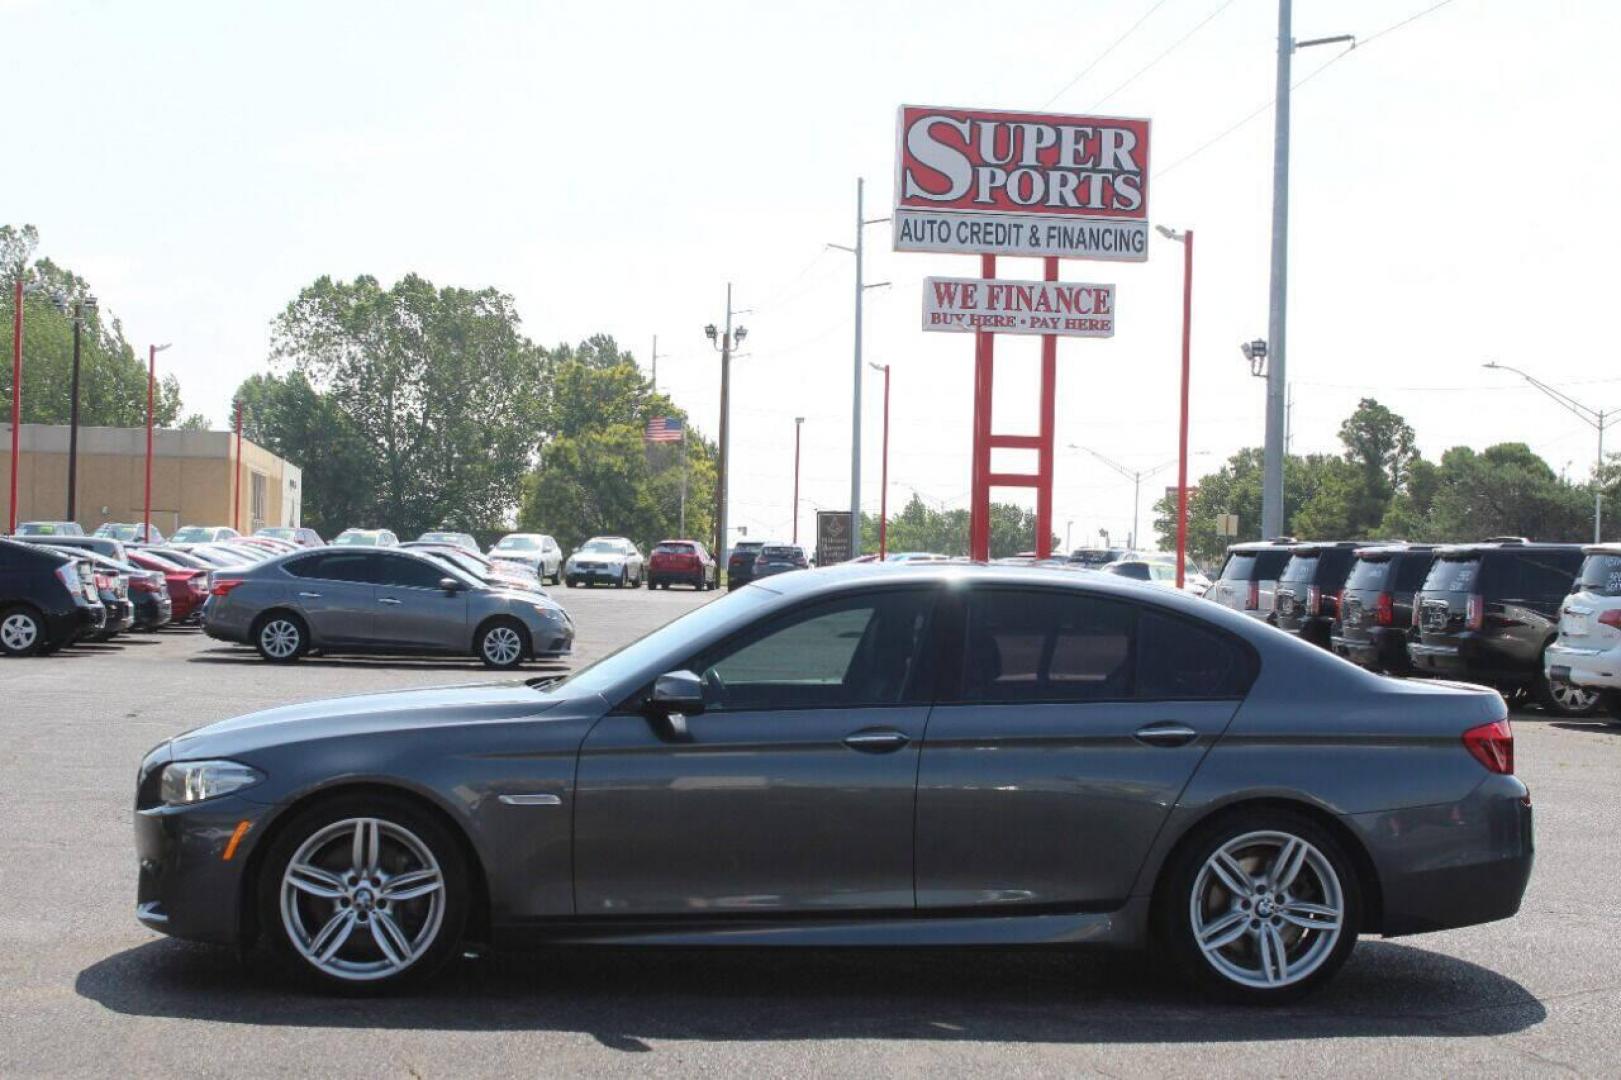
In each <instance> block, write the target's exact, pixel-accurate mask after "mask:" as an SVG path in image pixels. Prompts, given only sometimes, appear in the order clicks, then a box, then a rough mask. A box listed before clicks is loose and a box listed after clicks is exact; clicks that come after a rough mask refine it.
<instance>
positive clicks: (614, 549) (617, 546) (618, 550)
mask: <svg viewBox="0 0 1621 1080" xmlns="http://www.w3.org/2000/svg"><path fill="white" fill-rule="evenodd" d="M580 550H581V551H594V552H598V553H607V554H613V555H620V554H623V553H624V550H625V545H624V544H623V543H622V542H620V541H618V540H588V541H586V543H585V546H584V547H582V548H580Z"/></svg>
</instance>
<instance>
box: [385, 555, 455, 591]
mask: <svg viewBox="0 0 1621 1080" xmlns="http://www.w3.org/2000/svg"><path fill="white" fill-rule="evenodd" d="M448 576H450V575H449V573H448V571H447V570H446V569H445V568H444V567H440V566H435V565H434V564H433V563H430V562H427V561H426V560H422V559H408V558H401V557H399V556H395V555H383V556H379V557H378V559H377V577H376V581H377V583H378V584H379V585H392V586H394V587H396V588H401V589H437V588H439V582H440V581H441V580H442V579H443V578H446V577H448Z"/></svg>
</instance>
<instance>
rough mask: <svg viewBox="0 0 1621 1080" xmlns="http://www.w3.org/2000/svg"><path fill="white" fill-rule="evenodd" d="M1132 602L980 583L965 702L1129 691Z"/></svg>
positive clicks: (971, 621)
mask: <svg viewBox="0 0 1621 1080" xmlns="http://www.w3.org/2000/svg"><path fill="white" fill-rule="evenodd" d="M1133 615H1134V609H1133V607H1132V606H1131V605H1130V604H1126V603H1122V602H1120V601H1116V600H1105V599H1101V598H1098V597H1092V596H1087V595H1086V594H1084V593H1076V592H1059V591H1051V592H1034V591H1017V590H993V589H983V590H976V591H975V592H974V593H973V594H971V596H970V598H969V603H968V625H967V635H966V638H965V642H964V651H965V655H964V656H963V663H962V670H963V689H962V696H963V700H965V701H977V702H997V701H1095V700H1103V699H1108V698H1121V697H1127V696H1129V695H1130V693H1131V627H1132V618H1133Z"/></svg>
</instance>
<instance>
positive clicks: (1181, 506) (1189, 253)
mask: <svg viewBox="0 0 1621 1080" xmlns="http://www.w3.org/2000/svg"><path fill="white" fill-rule="evenodd" d="M1192 326H1193V230H1192V229H1189V230H1188V231H1187V233H1186V234H1184V236H1183V238H1182V423H1181V432H1180V434H1179V435H1178V444H1177V461H1176V587H1177V588H1178V589H1180V588H1181V587H1182V582H1183V580H1184V579H1185V578H1186V576H1187V566H1188V374H1189V363H1188V358H1189V352H1190V344H1191V337H1190V335H1191V332H1192Z"/></svg>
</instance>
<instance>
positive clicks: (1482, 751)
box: [1463, 719, 1514, 776]
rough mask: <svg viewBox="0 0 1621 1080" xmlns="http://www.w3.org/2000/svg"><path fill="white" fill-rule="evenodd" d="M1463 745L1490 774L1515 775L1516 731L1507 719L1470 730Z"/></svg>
mask: <svg viewBox="0 0 1621 1080" xmlns="http://www.w3.org/2000/svg"><path fill="white" fill-rule="evenodd" d="M1463 745H1464V747H1465V748H1466V749H1468V751H1469V752H1470V753H1471V754H1473V755H1474V758H1475V760H1476V761H1478V762H1480V763H1481V764H1482V765H1484V766H1486V770H1487V771H1488V772H1494V773H1498V774H1500V775H1503V776H1513V775H1514V729H1513V728H1512V727H1510V726H1509V723H1508V721H1507V720H1506V719H1504V720H1497V721H1494V722H1492V723H1490V724H1481V725H1480V726H1479V727H1473V728H1470V729H1469V730H1468V731H1466V732H1464V733H1463Z"/></svg>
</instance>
